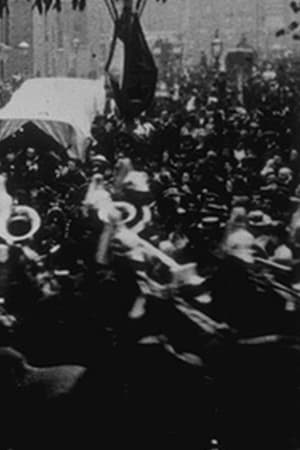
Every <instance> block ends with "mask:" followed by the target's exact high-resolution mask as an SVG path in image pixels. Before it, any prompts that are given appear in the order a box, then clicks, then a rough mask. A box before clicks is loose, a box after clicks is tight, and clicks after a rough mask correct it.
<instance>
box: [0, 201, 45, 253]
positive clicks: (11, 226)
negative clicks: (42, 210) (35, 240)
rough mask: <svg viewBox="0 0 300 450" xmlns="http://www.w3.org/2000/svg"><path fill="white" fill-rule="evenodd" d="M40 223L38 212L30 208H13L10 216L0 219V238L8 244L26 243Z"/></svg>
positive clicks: (24, 206)
mask: <svg viewBox="0 0 300 450" xmlns="http://www.w3.org/2000/svg"><path fill="white" fill-rule="evenodd" d="M41 222H42V221H41V217H40V215H39V214H38V212H37V211H36V210H35V209H33V208H31V207H30V206H27V205H16V206H13V207H12V210H11V214H10V215H9V216H8V217H5V218H4V219H2V220H1V219H0V237H1V238H2V239H4V240H5V241H6V242H7V243H8V244H14V243H18V242H23V241H26V240H27V239H31V238H32V237H33V236H34V235H35V234H36V233H37V231H38V230H39V229H40V227H41Z"/></svg>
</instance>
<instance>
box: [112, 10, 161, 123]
mask: <svg viewBox="0 0 300 450" xmlns="http://www.w3.org/2000/svg"><path fill="white" fill-rule="evenodd" d="M106 71H107V72H108V73H109V75H110V79H111V85H112V88H113V91H114V96H115V100H116V103H117V106H118V108H119V111H120V114H121V115H122V117H123V118H125V119H132V118H134V117H136V116H138V115H139V114H140V113H141V112H143V111H145V110H147V109H148V108H149V107H150V106H151V103H152V101H153V98H154V93H155V87H156V81H157V68H156V66H155V62H154V59H153V56H152V53H151V51H150V49H149V46H148V44H147V41H146V38H145V35H144V33H143V30H142V27H141V24H140V20H139V17H138V15H137V14H133V15H132V16H131V21H130V23H128V21H127V20H125V15H123V16H121V18H120V19H118V20H116V23H115V35H114V39H113V43H112V49H111V54H110V56H109V59H108V62H107V65H106Z"/></svg>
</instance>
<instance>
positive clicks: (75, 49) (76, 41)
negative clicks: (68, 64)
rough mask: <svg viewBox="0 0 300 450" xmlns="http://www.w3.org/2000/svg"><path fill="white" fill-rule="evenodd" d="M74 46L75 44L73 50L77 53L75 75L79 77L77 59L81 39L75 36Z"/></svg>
mask: <svg viewBox="0 0 300 450" xmlns="http://www.w3.org/2000/svg"><path fill="white" fill-rule="evenodd" d="M72 46H73V50H74V53H75V58H74V72H75V76H76V77H77V59H78V51H79V47H80V39H79V38H77V37H75V38H74V39H73V40H72Z"/></svg>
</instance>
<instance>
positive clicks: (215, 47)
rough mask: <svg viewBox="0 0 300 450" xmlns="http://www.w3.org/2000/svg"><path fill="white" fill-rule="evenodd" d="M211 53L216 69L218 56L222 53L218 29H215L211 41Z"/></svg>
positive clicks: (218, 65) (218, 66)
mask: <svg viewBox="0 0 300 450" xmlns="http://www.w3.org/2000/svg"><path fill="white" fill-rule="evenodd" d="M211 53H212V56H213V59H214V65H215V68H216V70H217V71H218V70H219V68H220V58H221V56H222V53H223V42H222V40H221V38H220V36H219V30H216V31H215V36H214V38H213V40H212V42H211Z"/></svg>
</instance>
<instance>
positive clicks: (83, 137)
mask: <svg viewBox="0 0 300 450" xmlns="http://www.w3.org/2000/svg"><path fill="white" fill-rule="evenodd" d="M104 108H105V80H104V77H102V78H100V79H99V80H88V79H80V78H32V79H29V80H27V81H25V82H24V83H23V84H22V85H21V87H20V88H19V89H18V90H17V91H16V92H15V93H14V94H13V96H12V98H11V100H10V101H9V102H8V104H7V105H6V106H5V107H4V108H2V109H0V141H1V140H3V139H6V138H7V137H9V136H10V135H12V134H14V133H15V132H16V131H17V130H18V129H20V128H21V127H22V126H23V125H24V124H26V123H27V122H32V123H34V124H35V125H36V126H37V127H39V128H40V129H41V130H43V131H44V132H45V133H46V134H48V135H50V136H51V137H52V138H54V139H55V140H56V141H57V142H59V143H60V144H61V145H62V146H63V147H65V148H68V149H69V150H70V151H71V152H72V153H73V155H74V156H76V157H79V158H83V157H84V153H85V150H86V147H87V145H88V142H89V138H91V132H90V131H91V125H92V122H93V119H94V118H95V116H96V115H97V114H103V112H104Z"/></svg>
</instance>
